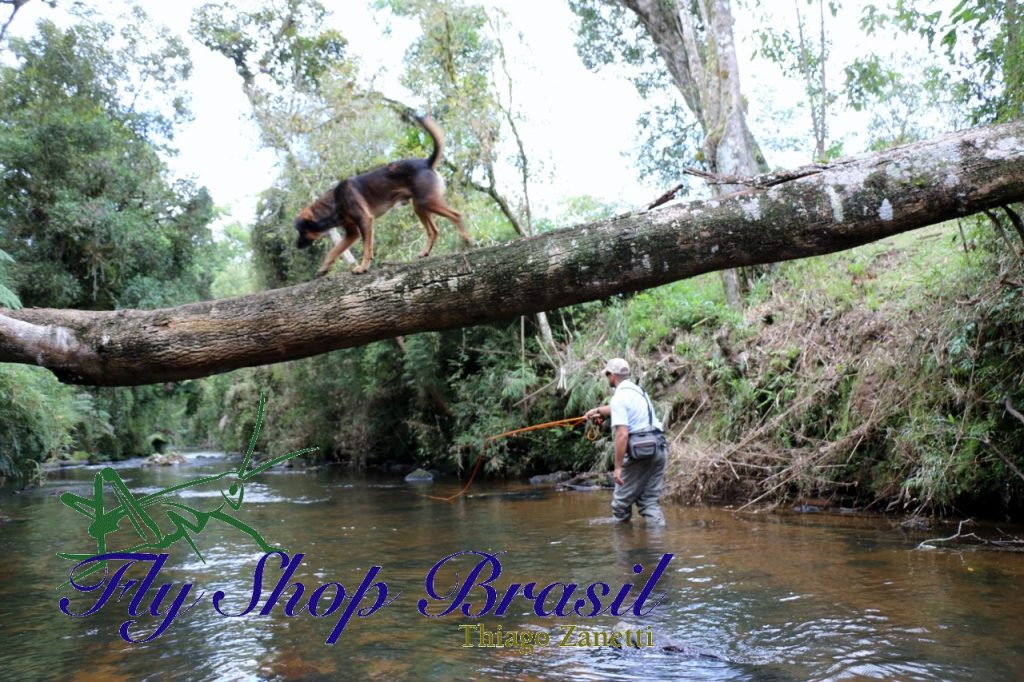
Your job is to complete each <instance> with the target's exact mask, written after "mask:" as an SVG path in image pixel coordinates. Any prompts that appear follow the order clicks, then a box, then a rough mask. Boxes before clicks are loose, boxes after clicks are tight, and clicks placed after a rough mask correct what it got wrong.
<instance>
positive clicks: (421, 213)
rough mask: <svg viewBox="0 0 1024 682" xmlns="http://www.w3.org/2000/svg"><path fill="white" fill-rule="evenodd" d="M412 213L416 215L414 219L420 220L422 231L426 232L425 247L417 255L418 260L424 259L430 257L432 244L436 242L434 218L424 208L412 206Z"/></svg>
mask: <svg viewBox="0 0 1024 682" xmlns="http://www.w3.org/2000/svg"><path fill="white" fill-rule="evenodd" d="M413 211H414V212H415V213H416V217H417V218H419V219H420V222H421V223H423V229H424V230H426V231H427V245H426V246H425V247H424V248H423V250H422V251H420V254H419V257H420V258H426V257H427V256H429V255H430V250H431V249H433V248H434V242H435V241H437V235H438V232H437V225H435V224H434V218H433V217H432V216H431V215H430V211H429V210H427V209H426V208H424V207H422V206H413Z"/></svg>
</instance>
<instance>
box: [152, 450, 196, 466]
mask: <svg viewBox="0 0 1024 682" xmlns="http://www.w3.org/2000/svg"><path fill="white" fill-rule="evenodd" d="M186 462H188V459H187V458H186V457H185V455H182V454H180V453H177V452H170V453H168V454H166V455H161V454H160V453H157V454H155V455H150V456H149V457H147V458H146V464H148V465H151V466H152V465H155V466H171V465H172V464H185V463H186Z"/></svg>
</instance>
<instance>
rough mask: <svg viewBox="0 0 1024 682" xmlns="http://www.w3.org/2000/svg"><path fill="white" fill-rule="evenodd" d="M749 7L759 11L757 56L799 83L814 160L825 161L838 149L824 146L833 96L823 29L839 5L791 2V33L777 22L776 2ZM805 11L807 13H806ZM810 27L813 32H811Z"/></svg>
mask: <svg viewBox="0 0 1024 682" xmlns="http://www.w3.org/2000/svg"><path fill="white" fill-rule="evenodd" d="M753 5H754V7H755V8H756V9H758V10H760V11H761V17H760V20H759V21H758V22H757V23H758V25H759V27H758V28H756V29H755V35H756V37H757V39H759V41H760V46H759V48H758V52H759V53H760V54H761V55H762V56H763V57H765V58H767V59H768V60H770V61H772V62H774V63H776V64H778V65H779V66H780V67H781V69H782V71H783V73H785V74H787V75H789V76H793V77H795V78H797V79H799V80H800V81H802V82H803V86H804V93H805V95H806V96H807V104H808V109H809V112H810V118H811V129H812V131H813V133H814V159H815V160H816V161H825V160H826V159H827V158H828V157H829V156H830V155H832V154H833V153H834V150H836V149H838V147H833V148H832V149H831V150H830V149H829V144H828V143H829V109H830V108H831V107H832V105H833V104H834V103H835V101H836V99H837V93H836V91H835V90H834V89H833V88H830V87H829V82H828V70H827V66H828V61H829V57H830V54H831V49H832V45H831V40H830V39H829V37H828V32H827V31H826V30H825V26H826V21H827V19H828V18H831V19H834V18H835V17H836V13H837V12H838V9H839V4H838V3H837V2H835V1H834V0H828V1H826V0H793V8H794V13H793V17H794V19H795V24H796V25H795V31H794V30H793V28H790V27H787V26H786V25H785V23H784V22H779V21H778V16H779V13H778V5H777V2H773V3H770V4H768V3H764V2H761V0H755V2H754V3H753ZM807 8H810V10H811V11H810V12H809V13H808V12H806V9H807ZM815 19H816V20H815ZM773 24H775V25H773ZM780 24H781V25H780ZM812 24H814V25H816V28H812Z"/></svg>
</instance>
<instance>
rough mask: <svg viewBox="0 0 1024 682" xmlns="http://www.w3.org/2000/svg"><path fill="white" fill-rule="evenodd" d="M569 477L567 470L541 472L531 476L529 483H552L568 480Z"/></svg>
mask: <svg viewBox="0 0 1024 682" xmlns="http://www.w3.org/2000/svg"><path fill="white" fill-rule="evenodd" d="M570 478H571V476H570V475H569V472H568V471H556V472H555V473H553V474H542V475H540V476H531V477H530V484H531V485H552V484H554V483H561V482H562V481H568V480H569V479H570Z"/></svg>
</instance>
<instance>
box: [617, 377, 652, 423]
mask: <svg viewBox="0 0 1024 682" xmlns="http://www.w3.org/2000/svg"><path fill="white" fill-rule="evenodd" d="M622 388H624V389H626V390H628V391H636V392H637V393H639V394H640V395H642V396H643V397H644V401H645V402H646V403H647V429H648V430H651V429H653V428H654V410H653V409H652V408H651V399H650V398H649V397H647V391H645V390H644V389H642V388H640V387H639V386H637V385H636V384H633V385H632V386H623V387H622Z"/></svg>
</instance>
